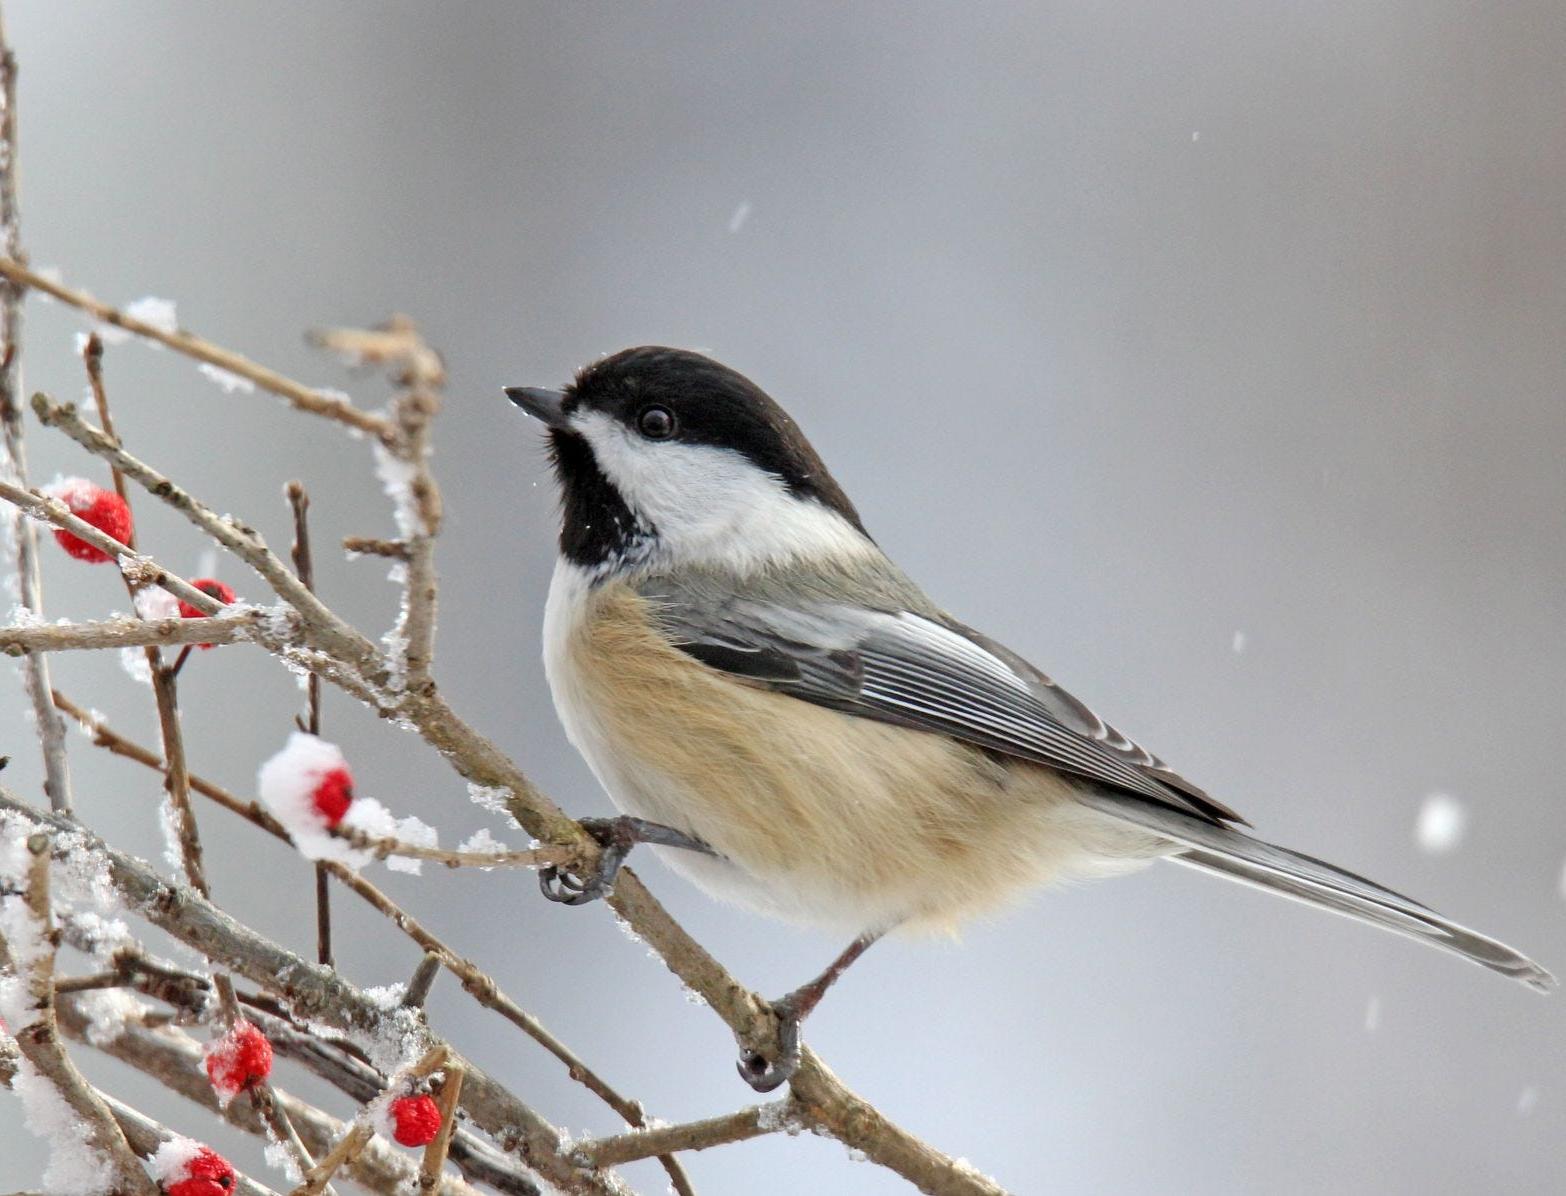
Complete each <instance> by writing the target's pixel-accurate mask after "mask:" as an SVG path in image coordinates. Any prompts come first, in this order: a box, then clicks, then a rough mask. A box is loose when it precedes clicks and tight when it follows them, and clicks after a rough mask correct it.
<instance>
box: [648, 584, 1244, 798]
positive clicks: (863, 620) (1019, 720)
mask: <svg viewBox="0 0 1566 1196" xmlns="http://www.w3.org/2000/svg"><path fill="white" fill-rule="evenodd" d="M643 593H644V596H645V597H647V598H648V599H649V600H650V601H651V602H652V605H653V611H654V617H655V618H656V620H657V621H658V623H659V624H660V626H661V627H662V629H663V630H664V631H665V633H666V634H667V635H669V637H670V639H671V640H672V641H673V642H674V643H676V644H677V645H678V646H679V647H680V648H682V649H683V650H684V651H686V652H687V653H689V654H690V655H691V656H693V657H695V658H696V659H697V660H700V661H702V663H704V664H707V665H709V666H711V667H713V668H716V669H720V670H722V671H723V672H726V673H730V674H731V675H734V676H736V677H739V678H743V679H745V680H747V681H750V682H752V683H755V684H762V685H766V686H768V687H770V688H773V689H776V690H778V691H779V692H782V693H787V694H791V695H793V696H795V697H798V698H801V699H803V700H806V701H811V702H815V703H818V704H820V705H825V706H831V707H833V708H835V709H839V710H844V711H846V712H848V713H851V714H857V715H860V716H862V717H866V718H875V719H880V720H882V721H884V722H893V723H898V724H901V725H904V726H909V727H914V728H918V729H920V730H926V731H938V732H942V733H944V734H947V735H951V736H954V737H956V738H958V739H962V740H964V741H966V742H968V743H972V744H975V745H977V746H980V747H984V748H987V749H989V750H992V751H996V752H999V753H1002V754H1004V755H1009V756H1014V757H1017V758H1019V759H1024V760H1030V761H1033V762H1035V763H1039V764H1045V765H1048V766H1050V767H1052V768H1057V769H1059V770H1061V771H1062V772H1066V773H1070V774H1073V775H1076V776H1079V777H1082V778H1084V779H1086V780H1091V781H1097V782H1099V783H1101V784H1105V785H1108V786H1111V787H1112V788H1114V789H1117V790H1122V791H1125V792H1130V793H1135V794H1137V795H1139V796H1141V797H1144V798H1150V799H1152V800H1154V801H1157V802H1159V803H1161V804H1164V805H1168V806H1172V807H1174V808H1176V809H1178V810H1181V811H1183V812H1186V813H1194V814H1197V815H1199V816H1201V817H1202V818H1204V819H1208V820H1210V821H1214V822H1238V821H1243V820H1242V819H1240V818H1239V816H1238V815H1236V814H1235V813H1234V812H1233V811H1231V810H1229V809H1227V808H1226V807H1224V806H1222V805H1220V804H1219V803H1218V802H1216V801H1214V800H1213V799H1212V798H1210V797H1209V796H1208V795H1207V794H1205V793H1204V792H1202V790H1200V789H1198V788H1197V787H1196V786H1194V785H1192V784H1191V783H1190V782H1188V781H1186V780H1184V779H1183V778H1181V777H1179V776H1178V775H1177V774H1175V773H1174V772H1173V771H1172V770H1170V769H1169V768H1168V766H1167V765H1165V764H1164V763H1163V761H1161V760H1159V759H1158V758H1157V757H1156V756H1154V755H1153V754H1152V753H1151V752H1148V751H1146V750H1145V749H1144V748H1142V747H1141V746H1140V745H1138V744H1136V743H1135V742H1133V741H1132V740H1130V739H1128V738H1127V737H1126V736H1124V735H1121V734H1120V732H1118V731H1116V730H1115V729H1114V728H1113V727H1111V726H1110V725H1109V724H1108V723H1106V722H1104V720H1102V719H1101V718H1099V717H1098V716H1097V715H1095V714H1094V713H1093V712H1092V711H1091V710H1090V709H1088V707H1087V706H1085V705H1084V704H1083V703H1082V702H1080V701H1078V700H1077V699H1076V698H1074V697H1072V696H1071V695H1070V694H1068V693H1067V692H1066V691H1065V690H1063V689H1061V688H1060V687H1059V686H1057V685H1055V684H1054V682H1052V681H1050V680H1049V678H1048V677H1046V676H1045V675H1044V674H1043V673H1040V672H1039V671H1038V670H1037V669H1035V668H1033V667H1032V666H1031V665H1029V664H1028V663H1027V662H1026V661H1024V660H1022V658H1021V657H1019V656H1017V655H1016V654H1015V653H1013V652H1010V651H1008V650H1006V649H1004V648H1002V647H1000V646H999V645H998V644H995V643H994V642H993V641H990V640H988V639H986V638H984V637H983V636H981V635H979V634H978V633H977V632H974V631H972V630H970V629H969V628H966V627H963V626H962V625H961V624H957V623H950V622H943V621H939V620H937V619H935V618H931V617H929V616H927V615H924V614H917V613H914V612H911V611H876V610H869V609H866V608H864V607H859V606H852V605H847V604H833V603H829V602H820V601H812V602H808V603H804V604H800V605H784V604H781V603H778V602H774V601H768V600H765V599H758V598H750V597H745V596H740V595H733V594H729V595H724V596H722V597H711V596H708V595H705V594H702V593H699V592H692V591H688V590H684V589H682V588H680V587H677V586H674V585H671V584H669V583H668V582H667V581H665V582H663V583H662V584H659V585H657V586H649V587H648V588H646V589H645V590H644V591H643Z"/></svg>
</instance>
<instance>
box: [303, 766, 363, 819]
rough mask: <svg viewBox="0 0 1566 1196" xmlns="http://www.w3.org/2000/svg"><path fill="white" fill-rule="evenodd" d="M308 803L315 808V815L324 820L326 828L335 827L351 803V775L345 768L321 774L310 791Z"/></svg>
mask: <svg viewBox="0 0 1566 1196" xmlns="http://www.w3.org/2000/svg"><path fill="white" fill-rule="evenodd" d="M310 803H311V804H312V805H313V806H315V809H316V813H318V814H320V816H321V817H322V818H324V819H326V825H327V826H336V825H337V824H338V823H339V822H341V821H342V820H343V815H344V814H346V813H348V807H349V806H350V805H351V804H352V803H353V774H352V773H351V772H349V771H348V770H347V769H346V768H334V769H332V770H331V771H330V772H325V773H322V774H321V779H320V780H319V781H317V782H316V783H315V788H314V789H312V790H311V791H310Z"/></svg>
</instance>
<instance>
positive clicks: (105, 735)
mask: <svg viewBox="0 0 1566 1196" xmlns="http://www.w3.org/2000/svg"><path fill="white" fill-rule="evenodd" d="M54 700H55V703H56V704H57V705H58V706H59V708H60V709H61V710H62V711H64V712H65V713H66V714H68V715H69V716H70V717H72V718H74V719H76V720H77V721H78V722H80V723H81V724H82V726H83V727H84V728H86V729H87V730H88V731H89V732H90V733H91V734H92V737H93V742H94V743H95V744H97V745H98V746H100V747H104V748H107V749H108V750H109V751H111V752H113V753H114V754H115V755H118V756H123V757H125V758H126V759H129V760H135V761H136V762H137V763H139V764H143V765H146V766H147V767H149V768H157V769H161V767H162V762H161V761H160V760H159V759H158V757H157V756H156V755H155V754H153V753H152V752H150V751H148V750H147V749H146V748H144V747H142V746H141V745H139V744H136V743H133V742H132V741H131V740H129V739H126V738H125V737H124V736H122V735H120V734H119V733H118V732H116V731H114V730H112V729H111V728H110V727H109V726H108V725H107V724H106V723H104V722H103V720H102V719H99V718H96V717H94V716H93V715H90V714H88V713H87V712H86V711H83V710H82V709H81V708H80V707H78V706H76V705H75V704H74V703H72V702H71V701H69V700H68V699H67V698H65V697H64V695H62V694H59V693H56V694H55V695H54ZM190 784H191V788H192V789H193V790H195V791H196V792H197V793H200V794H202V795H204V796H206V797H208V798H210V799H212V800H213V801H215V802H217V803H218V804H219V805H220V806H222V807H224V808H225V809H227V810H229V811H231V812H232V813H235V814H238V815H239V816H240V817H241V818H245V819H247V820H248V821H250V822H252V823H254V824H255V825H256V826H259V827H260V828H261V829H262V830H265V831H266V832H267V833H269V834H271V835H272V836H274V837H275V838H278V839H281V840H282V841H283V842H285V843H289V844H292V842H293V840H292V839H291V838H290V837H289V835H288V832H287V830H286V829H285V828H284V827H283V825H282V824H281V823H280V822H278V821H277V820H276V819H275V818H273V817H272V816H271V815H270V814H269V813H267V812H266V810H264V809H262V808H261V806H260V805H259V804H258V803H256V802H245V801H243V800H241V799H240V798H238V797H235V796H234V795H233V794H232V793H229V792H228V791H227V790H226V789H224V788H223V787H222V786H220V785H215V784H213V783H212V782H210V781H207V780H204V779H203V778H201V777H200V776H196V775H192V776H191V778H190ZM326 868H327V870H328V871H329V872H331V874H332V875H333V876H334V877H336V878H337V880H338V881H340V882H341V883H342V884H343V885H345V886H346V887H348V888H350V889H352V890H353V891H354V892H355V893H357V894H358V895H359V896H360V897H362V898H363V899H364V900H365V901H366V902H367V903H368V904H369V905H370V906H371V907H372V908H374V909H375V910H376V911H377V912H379V913H381V914H383V915H385V917H386V918H388V919H389V920H390V921H391V922H392V924H393V925H394V926H396V927H397V928H398V929H399V930H401V931H402V932H403V933H404V934H405V935H407V936H408V937H409V938H410V939H412V940H413V941H414V942H415V943H417V944H418V945H419V946H420V947H422V948H423V949H424V951H425V953H426V958H428V957H430V956H433V957H434V958H436V959H437V960H439V962H440V964H441V966H443V967H444V968H445V969H446V970H447V971H449V972H450V973H451V974H452V975H453V976H455V977H456V978H457V979H458V980H460V981H461V982H462V987H463V990H464V991H465V992H467V993H469V994H470V995H471V996H472V997H473V999H474V1000H476V1001H477V1002H478V1003H479V1004H480V1005H483V1006H485V1007H486V1008H489V1009H493V1010H494V1011H495V1012H496V1013H498V1014H500V1015H501V1016H502V1017H504V1018H505V1019H506V1020H507V1021H509V1022H510V1023H511V1024H512V1025H514V1026H516V1027H517V1028H518V1029H519V1030H521V1031H522V1032H523V1033H525V1034H527V1035H528V1036H529V1037H530V1038H532V1039H533V1040H534V1041H535V1042H537V1043H538V1044H539V1045H540V1046H542V1047H543V1048H544V1049H545V1050H546V1051H548V1052H549V1053H550V1054H551V1055H553V1056H554V1057H555V1058H556V1059H558V1060H559V1061H560V1062H561V1063H563V1064H564V1065H565V1066H566V1069H567V1071H568V1073H569V1074H570V1075H571V1077H572V1078H573V1079H575V1080H577V1081H578V1082H579V1083H581V1084H582V1085H583V1086H585V1087H586V1088H587V1089H589V1090H590V1091H591V1092H593V1093H594V1094H595V1095H597V1096H598V1097H599V1098H600V1099H602V1100H603V1101H604V1103H606V1104H607V1105H609V1107H610V1108H612V1109H613V1110H614V1111H615V1112H616V1113H618V1114H619V1115H620V1116H621V1117H622V1118H623V1119H624V1120H625V1121H626V1123H627V1124H629V1125H633V1126H640V1125H645V1124H646V1113H645V1112H644V1110H643V1109H642V1107H641V1105H640V1104H639V1103H637V1102H636V1101H632V1100H630V1099H628V1098H627V1097H625V1096H623V1095H622V1094H621V1093H619V1092H618V1091H616V1090H615V1089H614V1088H613V1087H612V1086H610V1085H609V1083H608V1082H606V1081H605V1080H604V1079H603V1078H602V1077H601V1076H599V1075H598V1073H597V1072H596V1071H594V1069H593V1068H591V1067H589V1066H588V1065H587V1063H586V1062H585V1061H584V1060H583V1059H582V1058H581V1057H579V1056H578V1055H577V1054H576V1052H574V1051H572V1050H571V1048H570V1047H568V1046H566V1045H565V1043H563V1042H561V1041H560V1039H558V1038H556V1037H555V1035H554V1034H553V1033H551V1032H550V1030H549V1029H548V1027H546V1026H545V1025H544V1024H543V1023H542V1022H540V1021H539V1020H538V1019H537V1018H536V1017H534V1016H533V1015H532V1014H530V1013H528V1012H527V1011H526V1010H525V1009H523V1008H522V1007H521V1006H520V1005H518V1004H517V1003H516V1002H515V1001H513V1000H512V999H511V998H510V997H508V996H507V995H506V994H505V993H504V992H503V991H501V988H500V986H499V985H498V984H496V983H495V981H494V979H493V978H492V977H490V976H489V975H488V974H487V973H485V972H484V971H483V970H482V969H481V968H479V967H478V966H477V965H476V964H474V963H472V962H471V961H470V960H467V959H464V958H463V957H462V956H460V955H458V954H457V953H456V952H455V951H453V950H452V949H451V948H450V947H448V946H447V945H446V944H445V943H444V942H442V941H441V940H440V939H439V938H437V937H436V936H435V935H434V934H432V933H431V932H430V931H429V930H427V929H426V928H425V927H424V926H423V925H421V924H420V923H419V921H418V920H417V919H416V918H414V917H413V916H412V915H411V914H409V913H408V912H407V911H406V910H403V909H402V908H401V907H399V906H398V905H397V904H396V903H395V902H394V901H392V899H391V898H390V897H388V896H386V894H385V893H383V892H382V891H381V890H380V889H378V888H377V887H376V886H375V885H373V884H371V883H370V882H369V881H368V880H366V879H364V877H362V876H360V875H359V874H358V873H357V872H355V871H354V870H353V869H351V868H348V867H346V866H345V865H343V864H339V863H336V862H328V863H327V864H326ZM411 992H412V987H411V986H410V993H411Z"/></svg>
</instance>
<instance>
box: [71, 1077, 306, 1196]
mask: <svg viewBox="0 0 1566 1196" xmlns="http://www.w3.org/2000/svg"><path fill="white" fill-rule="evenodd" d="M98 1095H99V1096H100V1097H102V1099H103V1102H104V1104H106V1105H107V1106H108V1107H109V1112H110V1113H112V1114H113V1115H114V1120H115V1121H116V1122H117V1123H118V1124H119V1127H120V1130H121V1131H122V1132H123V1133H124V1134H125V1137H126V1139H127V1140H128V1141H129V1142H130V1144H131V1146H132V1148H133V1149H134V1150H135V1151H136V1153H137V1154H139V1155H141V1156H142V1157H143V1158H151V1157H152V1156H153V1155H154V1154H156V1153H157V1152H158V1147H160V1146H162V1145H163V1143H165V1142H168V1141H170V1140H171V1139H173V1138H174V1137H176V1136H177V1135H175V1133H174V1131H173V1130H170V1129H168V1128H167V1127H165V1126H162V1125H159V1124H158V1123H157V1122H156V1121H153V1120H152V1118H150V1117H148V1116H147V1115H146V1114H145V1113H140V1112H138V1111H137V1110H135V1109H133V1108H131V1107H130V1106H129V1105H127V1104H124V1103H122V1102H120V1101H117V1100H115V1099H114V1098H113V1097H112V1096H110V1095H109V1094H108V1093H106V1092H100V1093H99V1094H98ZM234 1181H235V1182H234V1188H233V1196H277V1193H276V1192H274V1191H273V1190H272V1189H271V1188H268V1187H264V1186H263V1185H261V1184H258V1183H257V1182H256V1181H255V1180H253V1179H251V1178H250V1177H249V1176H248V1175H245V1174H243V1173H242V1172H240V1171H237V1170H236V1171H235V1172H234ZM153 1190H154V1191H156V1190H157V1189H156V1188H154V1189H153Z"/></svg>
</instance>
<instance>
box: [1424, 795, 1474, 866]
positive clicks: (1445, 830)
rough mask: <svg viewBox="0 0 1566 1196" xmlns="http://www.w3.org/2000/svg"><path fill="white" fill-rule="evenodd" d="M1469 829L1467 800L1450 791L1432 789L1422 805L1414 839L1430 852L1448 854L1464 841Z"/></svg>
mask: <svg viewBox="0 0 1566 1196" xmlns="http://www.w3.org/2000/svg"><path fill="white" fill-rule="evenodd" d="M1467 829H1468V812H1467V810H1465V809H1464V808H1463V804H1462V803H1461V802H1460V801H1458V800H1457V799H1456V798H1455V797H1453V796H1451V795H1450V794H1447V793H1432V794H1430V795H1429V796H1428V797H1426V798H1425V800H1424V801H1423V802H1422V803H1421V804H1420V806H1419V818H1418V820H1417V821H1416V822H1415V824H1414V841H1415V842H1416V843H1418V844H1419V850H1420V851H1423V852H1424V853H1425V854H1426V855H1445V854H1446V853H1447V852H1449V851H1453V850H1455V849H1456V848H1457V845H1458V844H1459V843H1461V842H1462V841H1463V832H1464V831H1466V830H1467Z"/></svg>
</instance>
